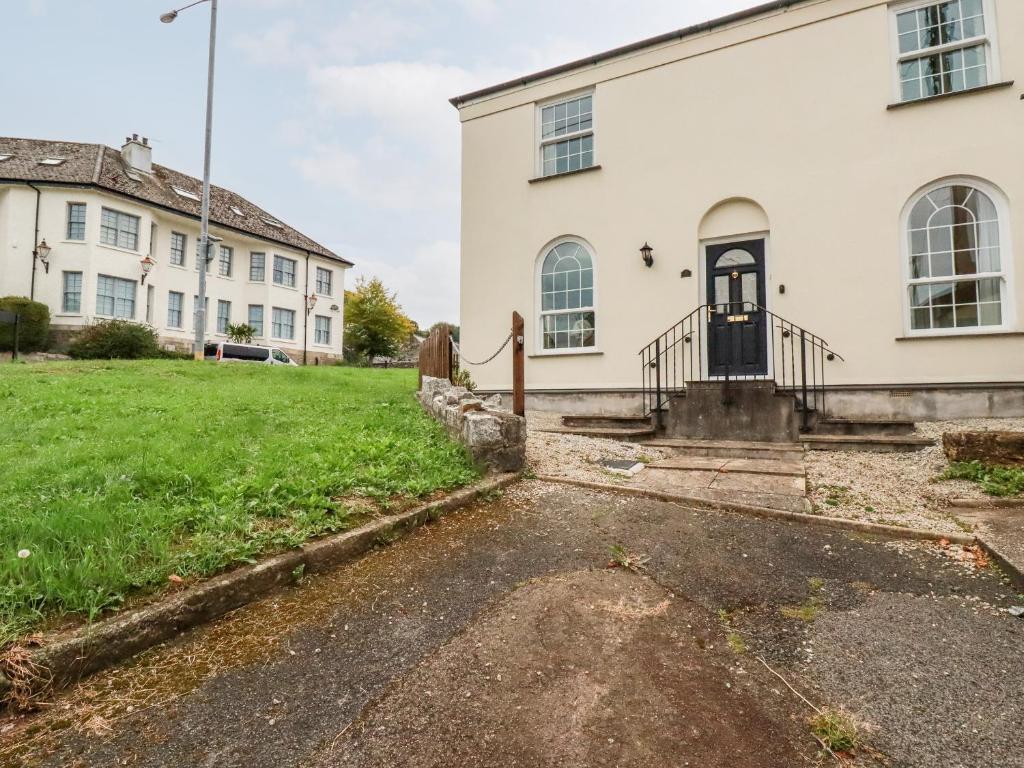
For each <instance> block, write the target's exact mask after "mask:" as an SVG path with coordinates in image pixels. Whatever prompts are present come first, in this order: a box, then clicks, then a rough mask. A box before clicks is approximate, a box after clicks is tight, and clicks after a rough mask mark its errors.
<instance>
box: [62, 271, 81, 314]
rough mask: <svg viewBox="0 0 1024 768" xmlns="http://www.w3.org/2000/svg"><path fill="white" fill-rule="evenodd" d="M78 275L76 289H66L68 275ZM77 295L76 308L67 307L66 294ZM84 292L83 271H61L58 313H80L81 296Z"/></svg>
mask: <svg viewBox="0 0 1024 768" xmlns="http://www.w3.org/2000/svg"><path fill="white" fill-rule="evenodd" d="M69 275H78V290H77V291H70V292H69V291H68V276H69ZM69 293H70V294H71V295H76V294H77V296H78V302H77V303H78V308H77V309H68V294H69ZM84 294H85V273H84V272H82V271H81V270H76V269H68V270H64V271H63V272H61V277H60V313H61V314H62V315H72V316H79V315H81V314H82V298H83V296H84Z"/></svg>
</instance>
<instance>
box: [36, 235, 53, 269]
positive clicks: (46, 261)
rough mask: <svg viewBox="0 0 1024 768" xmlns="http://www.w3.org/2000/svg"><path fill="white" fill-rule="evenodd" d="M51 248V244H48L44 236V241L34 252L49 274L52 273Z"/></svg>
mask: <svg viewBox="0 0 1024 768" xmlns="http://www.w3.org/2000/svg"><path fill="white" fill-rule="evenodd" d="M50 250H51V249H50V246H48V245H47V244H46V238H45V237H44V238H43V240H42V242H40V243H39V245H37V246H36V250H35V253H34V255H35V257H36V258H37V259H39V260H40V261H41V262H43V269H45V270H46V273H47V274H49V273H50Z"/></svg>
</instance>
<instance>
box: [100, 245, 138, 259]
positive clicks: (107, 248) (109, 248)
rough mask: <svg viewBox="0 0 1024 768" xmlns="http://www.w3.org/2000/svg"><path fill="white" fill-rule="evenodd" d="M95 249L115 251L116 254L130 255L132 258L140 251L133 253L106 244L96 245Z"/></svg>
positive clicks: (130, 250) (126, 249) (129, 250)
mask: <svg viewBox="0 0 1024 768" xmlns="http://www.w3.org/2000/svg"><path fill="white" fill-rule="evenodd" d="M96 247H97V248H103V249H105V250H108V251H117V252H118V253H128V254H131V255H132V256H138V255H139V253H140V251H138V250H134V251H133V250H132V249H131V248H122V247H120V246H118V245H110V244H108V243H96Z"/></svg>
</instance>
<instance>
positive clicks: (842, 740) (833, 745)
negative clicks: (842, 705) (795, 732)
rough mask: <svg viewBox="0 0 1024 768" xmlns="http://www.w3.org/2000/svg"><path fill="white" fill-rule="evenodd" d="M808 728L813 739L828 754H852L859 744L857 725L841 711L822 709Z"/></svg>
mask: <svg viewBox="0 0 1024 768" xmlns="http://www.w3.org/2000/svg"><path fill="white" fill-rule="evenodd" d="M810 726H811V733H812V734H814V738H816V739H817V740H818V743H819V744H821V746H822V747H824V748H825V749H827V750H828V751H830V752H852V751H853V750H855V749H856V748H857V745H858V744H859V743H860V732H859V730H858V728H857V723H856V722H855V721H854V719H853V718H852V717H851V716H850V715H849V714H847V713H846V712H844V711H842V710H841V709H822V710H821V711H820V712H818V713H817V714H816V715H815V716H814V717H812V718H811V721H810Z"/></svg>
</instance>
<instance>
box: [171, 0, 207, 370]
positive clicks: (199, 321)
mask: <svg viewBox="0 0 1024 768" xmlns="http://www.w3.org/2000/svg"><path fill="white" fill-rule="evenodd" d="M206 2H208V3H209V4H210V61H209V67H208V70H207V75H206V144H205V147H204V152H203V198H202V202H201V203H200V206H201V214H200V224H199V252H200V253H201V254H202V255H203V257H202V263H200V264H198V265H197V266H198V267H199V292H198V294H197V298H196V311H195V323H196V336H195V341H194V342H193V346H192V354H193V355H194V356H195V359H196V360H202V359H203V353H204V347H205V345H206V344H205V342H206V340H205V338H204V336H205V333H206V266H207V264H209V262H210V139H211V136H212V135H213V62H214V51H215V50H216V47H217V0H196V2H194V3H190V4H189V5H185V6H182V7H181V8H178V9H177V10H176V11H168V12H167V13H165V14H163V15H161V16H160V21H162V22H164V24H170V23H171V22H172V21H174V20H175V19H176V18H178V14H179V13H180V12H181V11H184V10H187V9H189V8H191V7H192V6H194V5H199V4H200V3H206Z"/></svg>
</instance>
